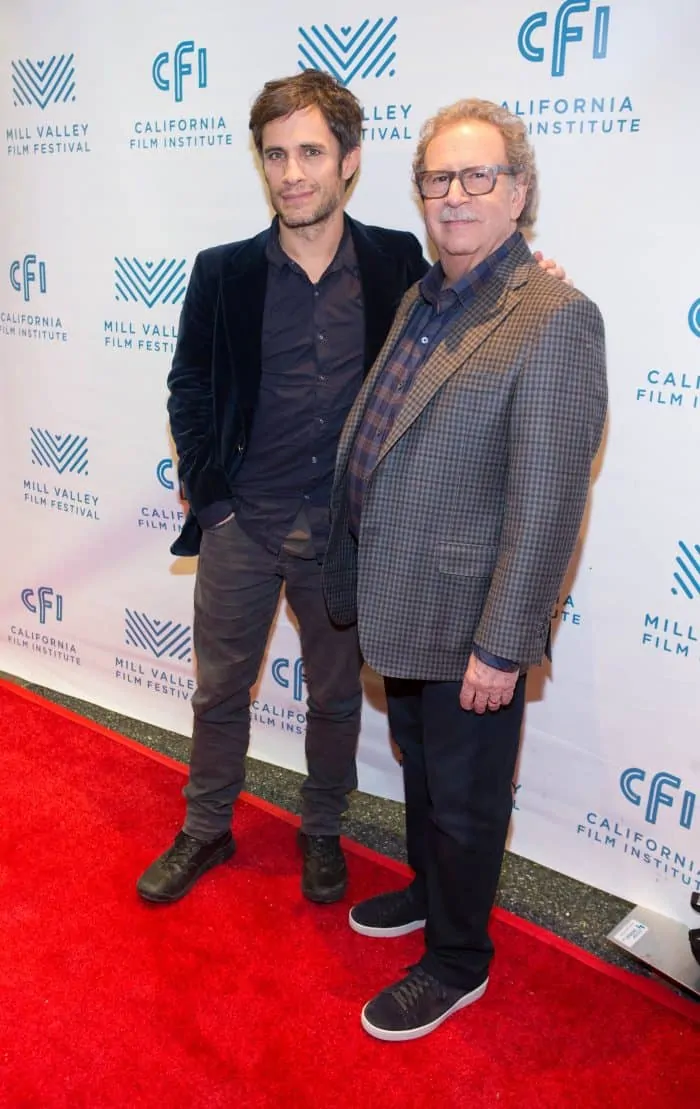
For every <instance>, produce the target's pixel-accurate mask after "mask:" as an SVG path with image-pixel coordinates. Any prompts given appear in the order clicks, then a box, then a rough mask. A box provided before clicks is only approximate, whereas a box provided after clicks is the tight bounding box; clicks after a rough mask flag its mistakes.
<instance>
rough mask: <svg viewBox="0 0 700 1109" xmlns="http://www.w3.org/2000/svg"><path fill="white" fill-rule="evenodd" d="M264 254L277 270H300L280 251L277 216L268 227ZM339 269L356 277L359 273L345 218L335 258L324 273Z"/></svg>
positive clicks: (348, 225)
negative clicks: (268, 231) (286, 268)
mask: <svg viewBox="0 0 700 1109" xmlns="http://www.w3.org/2000/svg"><path fill="white" fill-rule="evenodd" d="M265 254H266V256H267V260H268V262H270V263H271V264H272V265H273V266H276V267H277V269H283V268H284V267H285V266H288V267H289V268H290V269H292V270H299V268H300V267H299V266H298V265H297V263H296V262H295V261H294V260H293V259H292V258H290V257H289V255H288V254H285V252H284V251H283V249H282V245H281V243H280V229H279V217H278V216H275V218H274V219H273V221H272V224H271V225H270V234H269V235H268V237H267V245H266V247H265ZM340 269H346V270H349V271H350V273H352V274H354V275H355V276H357V275H358V274H359V272H360V270H359V266H358V264H357V257H356V255H355V246H354V244H353V241H352V234H351V232H350V224H349V223H348V219H347V216H346V217H345V226H344V230H343V237H342V239H341V240H340V243H339V245H338V249H337V250H336V252H335V257H334V259H333V261H332V262H331V264H330V266H329V267H328V269H327V270H326V273H334V272H335V271H336V270H340Z"/></svg>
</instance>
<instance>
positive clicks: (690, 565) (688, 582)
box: [671, 539, 700, 601]
mask: <svg viewBox="0 0 700 1109" xmlns="http://www.w3.org/2000/svg"><path fill="white" fill-rule="evenodd" d="M678 550H679V551H680V554H677V555H676V566H677V567H678V569H677V570H676V571H675V572H674V575H673V578H674V581H675V582H676V585H677V586H678V588H676V585H672V586H671V592H672V593H673V594H674V596H676V597H677V596H678V595H679V593H682V594H683V595H684V596H685V597H687V598H688V600H689V601H692V600H693V598H694V597H698V596H700V544H698V543H694V544H693V547H692V550H691V547H690V545H689V544H688V543H684V542H683V540H682V539H679V540H678Z"/></svg>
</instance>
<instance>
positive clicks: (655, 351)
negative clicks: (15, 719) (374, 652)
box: [0, 0, 700, 921]
mask: <svg viewBox="0 0 700 1109" xmlns="http://www.w3.org/2000/svg"><path fill="white" fill-rule="evenodd" d="M546 2H547V7H546V9H545V10H544V11H538V12H533V10H532V9H533V4H532V0H503V2H502V3H500V4H497V5H496V4H485V3H484V4H480V3H473V4H470V5H467V6H465V5H464V4H462V3H457V2H456V0H445V2H444V3H443V4H442V5H441V6H440V7H439V8H438V9H435V14H434V15H433V14H429V9H426V8H425V6H421V5H416V4H414V3H411V4H409V3H408V2H406V0H396V2H395V3H394V5H393V7H391V8H382V7H374V8H372V7H361V8H358V7H357V6H356V4H353V3H348V2H347V0H343V2H342V3H341V2H339V0H324V2H323V3H320V2H318V0H302V2H301V3H300V4H297V5H293V6H289V5H286V4H283V3H282V2H281V0H277V2H275V0H258V2H257V3H256V4H255V5H250V6H249V7H246V9H245V10H243V9H242V8H238V9H236V8H235V7H234V6H233V5H231V4H230V3H227V2H224V0H199V3H197V4H196V5H195V4H192V3H188V2H186V0H167V3H166V0H152V2H151V3H150V4H148V5H143V4H142V3H141V2H137V0H118V2H117V0H102V2H101V3H100V4H99V5H95V4H93V3H87V2H86V0H68V2H67V3H66V4H63V5H61V10H60V13H59V12H58V11H54V10H49V11H47V6H46V4H45V3H42V2H41V0H25V2H24V3H22V4H19V3H13V2H11V0H4V2H1V3H0V13H1V14H0V32H1V34H0V124H1V126H2V133H3V136H4V151H3V152H2V154H1V155H0V156H1V157H2V175H1V180H2V201H3V203H2V205H1V206H0V358H1V367H2V368H1V372H2V405H1V408H0V452H1V458H2V465H3V470H4V473H5V530H4V535H5V539H4V544H3V554H2V570H3V572H2V579H1V581H0V628H1V630H2V637H1V639H0V668H1V669H5V670H7V671H10V672H13V673H15V674H19V675H22V676H23V677H25V678H29V679H31V680H33V681H36V682H40V683H43V684H45V685H47V686H50V687H52V688H55V689H58V690H61V691H63V692H66V693H69V694H73V695H76V696H78V697H83V698H86V699H88V700H91V701H94V702H96V703H99V704H102V705H105V706H107V707H109V708H111V709H115V710H117V711H119V712H122V713H126V714H128V715H130V716H135V717H139V718H141V719H144V720H147V721H150V722H152V723H154V724H158V725H161V726H163V727H166V728H171V729H174V730H175V731H178V732H182V733H185V734H189V732H190V713H191V710H190V705H189V700H190V697H191V693H192V689H193V684H194V683H193V667H192V657H191V619H192V587H193V575H194V568H195V564H194V561H193V560H178V559H174V558H173V557H172V556H170V554H169V552H168V547H169V544H170V543H171V542H172V540H173V538H174V536H175V534H176V532H177V530H178V527H179V523H180V521H181V519H182V509H181V505H180V504H179V501H178V499H177V495H176V492H175V484H176V482H175V480H174V475H175V471H174V469H173V466H172V461H171V460H172V457H173V452H172V446H171V443H170V440H169V437H168V429H167V418H166V412H165V400H166V388H165V379H166V374H167V371H168V369H169V365H170V359H171V356H172V351H173V346H174V338H175V334H176V328H177V319H178V312H179V308H178V305H179V303H180V302H181V299H182V295H183V292H184V287H185V284H186V280H187V276H188V273H189V269H190V267H191V264H192V261H193V258H194V255H195V253H196V252H197V250H199V249H201V248H202V247H204V246H209V245H212V244H215V243H218V242H224V241H227V240H233V239H237V238H242V237H246V236H249V235H251V234H253V233H255V232H256V231H258V230H259V229H260V228H261V227H263V226H264V225H265V224H266V223H267V221H268V219H269V214H270V213H269V210H268V207H267V204H266V201H265V196H264V192H263V189H262V187H261V179H260V175H259V171H258V169H257V166H256V164H255V159H254V156H253V152H252V149H251V146H250V143H249V139H248V132H247V119H248V110H249V107H250V103H251V101H252V99H253V98H254V96H255V94H256V93H257V92H258V91H259V89H260V87H261V86H262V84H263V83H264V81H265V80H267V79H269V78H272V77H279V76H283V75H285V74H290V73H293V72H295V71H296V70H297V69H298V67H299V66H300V65H301V66H307V65H316V66H319V67H322V68H332V69H334V70H335V72H336V75H337V76H339V77H340V78H341V79H342V80H344V81H345V82H346V83H348V84H349V85H350V87H351V88H352V89H353V91H355V92H356V94H357V95H358V96H359V97H360V99H361V101H362V103H363V105H364V109H365V116H366V119H367V127H366V135H365V147H364V161H363V169H362V173H361V177H360V180H359V184H358V185H357V188H356V189H355V191H354V193H353V196H352V199H351V202H350V211H351V212H352V214H354V215H355V216H356V217H358V218H359V219H361V220H364V221H366V222H370V223H378V224H384V225H387V226H394V227H402V228H407V229H410V230H413V231H415V232H416V233H417V234H418V235H419V236H420V237H421V238H422V239H424V234H423V228H422V223H421V219H420V213H419V209H418V207H417V205H416V203H415V200H414V197H413V194H412V190H411V184H410V160H411V155H412V152H413V149H414V145H415V141H416V138H417V133H418V129H419V126H420V123H421V122H422V120H424V119H425V118H426V117H427V116H429V115H430V114H432V113H433V112H434V111H435V110H436V109H437V108H439V107H441V106H443V105H444V104H447V103H450V102H452V101H453V100H455V99H457V98H459V97H462V96H471V95H477V96H482V97H487V98H491V99H495V100H498V101H502V102H505V103H507V104H508V106H509V107H510V108H511V110H513V111H516V112H518V113H520V114H521V115H523V116H524V117H525V118H526V119H527V121H528V123H529V124H530V126H531V128H532V134H533V138H534V141H535V144H536V149H537V155H538V161H539V167H540V172H541V178H542V205H541V215H540V219H539V223H538V228H537V236H536V239H535V242H534V245H535V246H536V247H541V248H542V249H543V250H544V251H545V252H546V253H547V254H553V255H554V256H555V257H556V258H557V259H559V260H560V261H561V262H562V263H563V264H564V265H565V266H566V268H567V270H568V272H569V273H571V274H572V275H573V276H574V278H575V280H576V284H577V285H578V286H579V287H580V288H581V289H583V290H584V291H585V292H586V293H588V294H589V295H590V296H591V297H592V298H593V299H594V300H596V301H597V302H598V304H599V305H600V306H601V308H602V311H603V314H604V316H605V319H606V323H607V329H608V340H609V370H610V394H611V415H610V422H609V431H608V436H607V442H606V445H605V450H604V452H603V456H602V465H601V467H599V473H598V474H597V475H596V481H595V484H594V489H593V492H592V495H591V504H590V512H589V515H588V518H587V523H586V527H585V529H584V535H585V540H584V541H583V542H582V544H581V546H580V549H579V551H578V552H577V556H576V560H575V565H574V566H573V567H572V573H571V575H570V580H569V582H568V583H567V586H566V589H565V590H564V591H563V594H562V598H561V603H560V605H559V606H558V609H557V612H556V613H555V624H556V634H555V656H554V665H553V668H552V669H551V670H549V669H548V670H547V671H546V672H542V673H538V674H533V676H532V681H531V690H530V694H531V697H530V704H529V708H528V713H527V727H526V737H525V742H524V745H523V753H522V757H521V761H520V767H519V771H518V778H517V781H516V783H514V784H515V812H514V822H513V834H512V842H511V847H512V848H513V849H514V850H515V851H517V852H520V853H521V854H524V855H527V856H529V857H531V858H533V859H537V860H539V861H540V862H543V863H545V864H547V865H549V866H552V867H554V868H556V869H558V870H561V871H563V872H566V873H568V874H571V875H574V876H575V877H578V878H581V879H583V880H585V881H587V882H590V883H592V884H593V885H596V886H599V887H601V888H603V889H606V890H609V891H611V892H615V893H617V894H620V895H621V896H623V897H627V898H629V899H630V900H632V901H635V902H640V903H642V904H644V905H646V906H648V907H651V908H655V909H658V910H660V911H662V912H665V913H667V914H668V915H670V916H674V917H676V918H678V919H684V920H688V921H690V920H691V919H692V916H693V914H692V913H691V911H690V909H689V897H690V893H691V891H692V890H695V889H698V888H700V835H699V834H698V832H699V831H700V812H699V811H698V810H700V805H696V795H697V794H698V793H699V792H700V754H699V751H700V746H699V745H698V725H699V723H700V686H699V684H698V675H699V673H700V670H699V668H698V664H699V662H700V619H699V618H698V617H697V616H696V611H697V612H700V523H699V522H698V516H697V504H698V496H697V488H698V479H697V474H698V470H699V468H700V446H699V445H698V444H699V442H700V439H699V438H698V433H697V428H698V421H699V420H700V359H699V358H698V355H699V354H700V281H699V280H698V276H697V265H696V263H695V262H694V261H693V257H694V255H695V254H696V253H697V249H698V239H699V236H698V221H697V203H696V193H697V175H698V171H699V170H700V163H699V162H698V154H697V149H696V148H697V143H696V142H695V141H694V136H695V134H696V131H697V123H696V103H697V98H698V94H699V93H700V65H698V62H699V61H700V58H699V56H698V55H699V53H700V51H699V49H698V44H697V36H696V33H695V32H696V29H697V0H675V2H674V3H673V4H670V5H664V6H663V7H662V6H660V5H659V4H658V3H657V2H656V0H613V2H612V3H611V4H610V5H602V4H596V3H595V2H593V3H591V2H589V0H565V2H564V3H561V4H560V5H559V6H557V3H556V0H554V2H548V0H546ZM292 13H293V14H292ZM3 274H4V276H3ZM298 660H299V644H298V639H297V636H296V633H295V631H294V628H293V625H292V624H291V623H290V619H289V617H288V614H287V612H286V611H285V610H284V609H282V610H281V612H280V615H279V620H278V623H277V626H276V630H275V633H274V637H273V639H272V642H271V645H270V649H269V652H268V657H267V659H266V663H265V666H264V670H263V673H262V675H261V681H260V688H259V691H258V693H257V696H256V699H255V703H254V707H253V747H252V752H253V753H254V754H255V755H257V756H258V757H260V758H263V759H267V760H270V761H272V762H277V763H280V764H283V765H285V766H289V767H293V768H297V769H300V768H301V767H302V766H303V732H304V698H305V691H304V688H303V675H302V674H301V669H300V663H299V661H298ZM381 706H382V701H381V683H379V682H378V681H377V679H376V677H373V676H372V675H370V676H369V677H368V685H367V700H366V705H365V713H364V719H363V732H362V740H361V751H360V784H361V787H362V788H364V789H366V790H369V791H372V792H376V793H379V794H382V795H385V796H389V797H395V798H398V797H400V796H401V783H400V776H399V773H398V770H397V767H396V765H395V764H394V762H393V759H392V756H391V751H390V747H389V743H388V737H387V725H386V718H385V716H384V714H383V712H382V707H381Z"/></svg>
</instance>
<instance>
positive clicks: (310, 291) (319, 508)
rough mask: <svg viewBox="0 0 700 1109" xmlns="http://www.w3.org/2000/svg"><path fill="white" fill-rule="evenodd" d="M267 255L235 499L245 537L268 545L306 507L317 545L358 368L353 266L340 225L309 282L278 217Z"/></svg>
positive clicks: (358, 303) (322, 538)
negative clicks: (321, 269) (250, 411)
mask: <svg viewBox="0 0 700 1109" xmlns="http://www.w3.org/2000/svg"><path fill="white" fill-rule="evenodd" d="M267 257H268V262H269V266H268V278H267V290H266V296H265V309H264V314H263V334H262V376H261V381H260V393H259V396H258V402H257V406H256V410H255V417H254V421H253V428H252V433H251V437H250V442H249V445H248V449H247V451H246V455H245V458H244V460H243V463H242V465H241V467H240V469H239V471H238V473H237V475H236V480H235V483H234V488H233V495H234V500H233V508H234V509H235V512H236V519H237V520H238V523H239V524H240V525H241V527H242V528H243V529H244V530H245V531H246V532H247V533H248V534H249V535H250V536H251V538H253V539H255V540H257V541H258V542H260V543H262V544H264V545H265V546H266V547H267V548H268V549H269V550H272V551H274V552H275V553H276V552H278V551H279V550H280V548H281V546H282V544H283V542H284V540H285V538H286V537H287V536H288V535H289V533H290V531H291V530H292V528H293V525H294V524H295V521H296V520H297V519H298V514H299V511H300V509H302V508H304V509H305V517H306V520H307V521H308V522H309V524H310V528H311V534H312V539H313V543H314V547H315V550H316V551H317V553H318V554H322V553H323V551H324V550H325V547H326V544H327V540H328V528H329V503H330V493H331V488H332V484H333V470H334V466H335V455H336V450H337V446H338V440H339V438H340V432H341V430H342V427H343V424H344V422H345V419H346V417H347V415H348V412H349V411H350V408H351V407H352V404H353V402H354V400H355V397H356V396H357V394H358V392H359V390H360V387H361V385H362V378H363V370H364V337H365V335H364V332H365V328H364V308H363V303H362V286H361V283H360V273H359V269H358V265H357V259H356V257H355V249H354V246H353V242H352V236H351V234H350V230H349V228H348V227H347V225H346V229H345V234H344V236H343V238H342V240H341V243H340V246H339V247H338V251H337V253H336V255H335V258H334V259H333V261H332V262H331V264H330V266H329V267H328V269H327V270H326V272H325V273H324V274H323V276H322V277H321V279H320V280H319V281H318V282H317V283H316V284H313V283H312V282H311V281H310V280H309V278H308V277H307V275H306V273H305V272H304V271H303V270H302V268H301V267H300V266H298V265H297V264H296V262H294V261H293V260H292V259H291V258H289V257H288V256H287V255H286V254H285V253H284V251H283V250H282V247H281V245H280V241H279V231H278V224H277V221H275V222H274V223H273V225H272V231H271V234H270V238H269V241H268V246H267Z"/></svg>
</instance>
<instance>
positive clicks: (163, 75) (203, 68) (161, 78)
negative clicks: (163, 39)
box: [151, 39, 207, 104]
mask: <svg viewBox="0 0 700 1109" xmlns="http://www.w3.org/2000/svg"><path fill="white" fill-rule="evenodd" d="M191 54H192V55H193V54H195V45H194V42H193V40H192V39H185V40H184V41H183V42H178V44H177V46H176V47H175V50H174V53H173V60H172V65H171V62H170V53H169V51H167V50H164V51H163V52H162V53H161V54H157V55H156V57H155V58H154V59H153V66H152V68H151V74H152V76H153V83H154V84H155V86H156V88H157V89H160V90H161V92H170V89H171V87H172V89H173V94H174V96H175V102H176V103H177V104H179V103H180V102H181V101H182V99H183V87H182V80H183V77H190V76H191V75H192V62H191V61H188V60H187V59H188V58H189V56H190V55H191ZM196 55H197V87H198V88H200V89H205V88H206V87H207V52H206V50H205V49H204V48H203V47H200V49H199V50H197V51H196Z"/></svg>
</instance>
